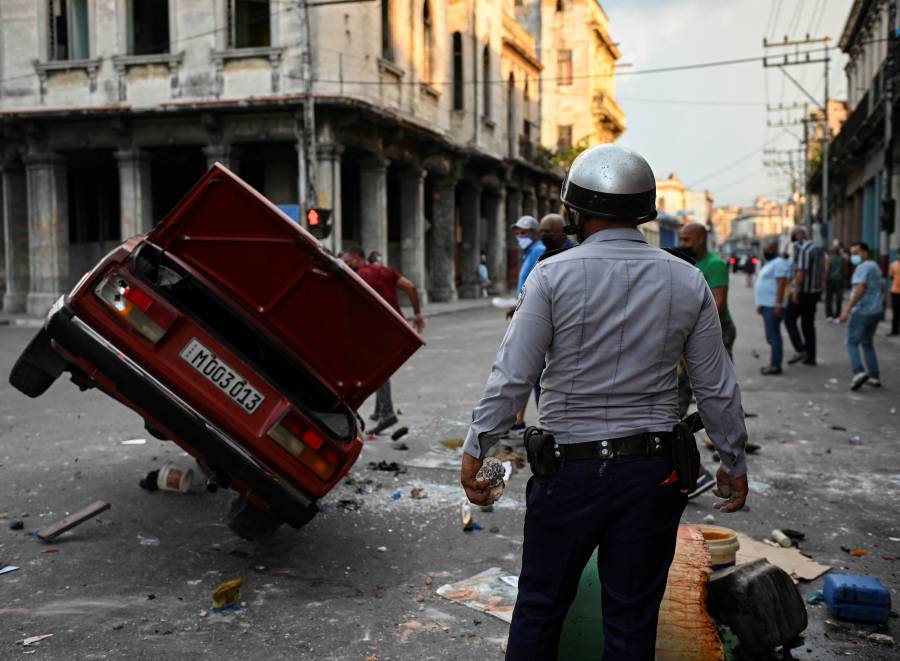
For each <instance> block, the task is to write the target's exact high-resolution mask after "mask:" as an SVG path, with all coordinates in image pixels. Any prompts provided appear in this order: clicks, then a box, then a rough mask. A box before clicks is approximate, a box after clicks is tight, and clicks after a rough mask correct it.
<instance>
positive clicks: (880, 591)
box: [824, 574, 891, 623]
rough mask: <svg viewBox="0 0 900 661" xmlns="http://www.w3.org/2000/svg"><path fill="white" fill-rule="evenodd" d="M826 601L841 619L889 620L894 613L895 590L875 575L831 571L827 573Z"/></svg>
mask: <svg viewBox="0 0 900 661" xmlns="http://www.w3.org/2000/svg"><path fill="white" fill-rule="evenodd" d="M824 592H825V602H826V603H827V604H828V608H829V609H831V612H832V614H833V615H834V616H835V617H836V618H838V619H839V620H847V621H850V622H875V623H878V622H885V621H887V619H888V617H890V614H891V594H890V592H888V590H887V588H885V587H884V585H882V584H881V581H879V580H878V579H877V578H875V577H873V576H855V575H853V574H829V575H828V576H826V577H825V587H824Z"/></svg>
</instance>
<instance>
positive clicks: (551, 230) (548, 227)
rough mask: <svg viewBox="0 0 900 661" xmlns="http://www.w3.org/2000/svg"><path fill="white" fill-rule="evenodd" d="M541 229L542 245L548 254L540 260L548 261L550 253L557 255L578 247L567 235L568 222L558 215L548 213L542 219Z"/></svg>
mask: <svg viewBox="0 0 900 661" xmlns="http://www.w3.org/2000/svg"><path fill="white" fill-rule="evenodd" d="M539 229H540V233H541V243H543V244H544V246H546V248H547V252H545V253H544V254H543V255H541V257H540V259H546V258H547V257H548V256H549V255H548V253H550V252H553V253H557V252H560V251H561V250H568V249H569V248H574V247H575V246H577V245H578V244H577V243H576V242H575V241H573V240H572V239H570V238H569V237H568V235H567V234H566V221H565V220H563V217H562V216H560V215H559V214H558V213H548V214H547V215H546V216H544V217H543V218H541V224H540V228H539Z"/></svg>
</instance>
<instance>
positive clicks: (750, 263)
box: [744, 255, 759, 287]
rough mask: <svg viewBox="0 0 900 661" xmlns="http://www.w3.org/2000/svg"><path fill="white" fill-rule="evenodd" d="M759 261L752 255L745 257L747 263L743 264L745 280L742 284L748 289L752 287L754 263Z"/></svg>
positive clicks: (754, 273) (754, 272)
mask: <svg viewBox="0 0 900 661" xmlns="http://www.w3.org/2000/svg"><path fill="white" fill-rule="evenodd" d="M758 261H759V260H757V259H756V257H754V256H753V255H747V261H746V263H745V264H744V273H746V278H745V281H744V284H746V285H747V286H748V287H752V286H753V277H754V276H755V275H756V263H757V262H758Z"/></svg>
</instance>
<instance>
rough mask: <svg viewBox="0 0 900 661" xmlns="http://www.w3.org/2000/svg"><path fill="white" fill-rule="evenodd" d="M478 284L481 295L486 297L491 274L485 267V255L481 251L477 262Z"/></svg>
mask: <svg viewBox="0 0 900 661" xmlns="http://www.w3.org/2000/svg"><path fill="white" fill-rule="evenodd" d="M478 286H479V287H481V297H482V298H487V297H488V289H490V287H491V274H490V272H489V271H488V267H487V255H486V254H484V253H481V260H480V261H479V262H478Z"/></svg>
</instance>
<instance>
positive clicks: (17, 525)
mask: <svg viewBox="0 0 900 661" xmlns="http://www.w3.org/2000/svg"><path fill="white" fill-rule="evenodd" d="M24 527H25V522H24V521H21V520H19V521H12V522H11V523H10V524H9V529H10V530H22V529H23V528H24Z"/></svg>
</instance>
